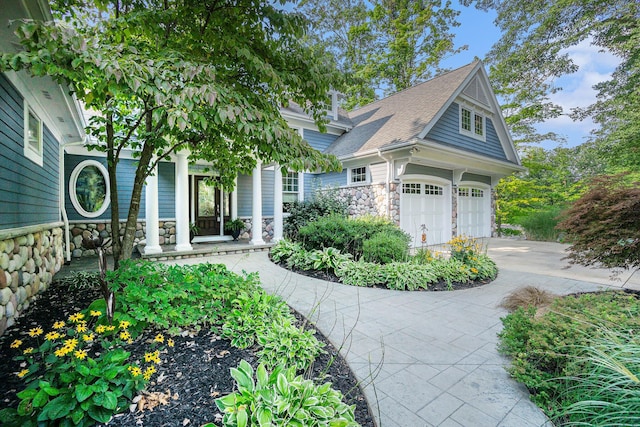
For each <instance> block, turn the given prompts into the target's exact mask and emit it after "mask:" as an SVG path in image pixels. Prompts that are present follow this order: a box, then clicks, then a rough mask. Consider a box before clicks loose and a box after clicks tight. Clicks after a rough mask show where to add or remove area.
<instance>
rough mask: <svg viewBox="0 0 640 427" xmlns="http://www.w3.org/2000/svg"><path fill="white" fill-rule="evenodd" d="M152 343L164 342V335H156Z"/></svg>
mask: <svg viewBox="0 0 640 427" xmlns="http://www.w3.org/2000/svg"><path fill="white" fill-rule="evenodd" d="M153 342H164V335H162V334H158V335H156V337H155V338H154V339H153Z"/></svg>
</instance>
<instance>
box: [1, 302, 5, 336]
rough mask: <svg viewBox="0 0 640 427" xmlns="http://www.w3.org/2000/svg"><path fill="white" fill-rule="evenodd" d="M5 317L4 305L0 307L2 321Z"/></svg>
mask: <svg viewBox="0 0 640 427" xmlns="http://www.w3.org/2000/svg"><path fill="white" fill-rule="evenodd" d="M3 317H4V305H0V319H2V318H3ZM0 335H2V332H0Z"/></svg>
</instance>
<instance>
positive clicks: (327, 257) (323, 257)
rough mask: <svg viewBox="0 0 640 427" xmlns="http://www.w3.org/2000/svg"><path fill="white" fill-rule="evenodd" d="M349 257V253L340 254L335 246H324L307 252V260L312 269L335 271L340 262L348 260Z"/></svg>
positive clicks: (350, 256)
mask: <svg viewBox="0 0 640 427" xmlns="http://www.w3.org/2000/svg"><path fill="white" fill-rule="evenodd" d="M351 258H353V256H352V255H351V254H342V253H340V251H339V250H337V249H335V248H324V249H322V250H315V251H311V252H310V253H309V261H310V262H311V263H312V267H313V269H314V270H325V271H331V272H335V271H336V270H337V269H338V268H339V267H340V265H341V264H343V263H345V262H347V261H350V260H351Z"/></svg>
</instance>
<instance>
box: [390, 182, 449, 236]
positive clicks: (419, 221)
mask: <svg viewBox="0 0 640 427" xmlns="http://www.w3.org/2000/svg"><path fill="white" fill-rule="evenodd" d="M450 202H451V186H450V185H448V184H445V183H442V182H417V181H403V182H402V194H401V196H400V227H401V228H402V229H403V230H404V231H406V232H407V233H409V235H410V236H411V238H412V239H413V240H412V244H413V246H414V247H419V246H421V245H422V244H423V243H422V225H424V226H426V244H427V245H435V244H440V243H445V242H448V241H449V240H451V204H450Z"/></svg>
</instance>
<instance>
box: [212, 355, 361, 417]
mask: <svg viewBox="0 0 640 427" xmlns="http://www.w3.org/2000/svg"><path fill="white" fill-rule="evenodd" d="M231 376H232V377H233V379H234V380H235V381H236V385H237V387H238V391H237V392H235V393H231V394H229V395H226V396H224V397H221V398H219V399H216V405H217V406H218V408H219V409H220V410H221V411H222V412H223V413H224V417H223V420H222V422H223V424H224V425H225V426H237V427H247V426H275V427H357V426H358V425H359V424H358V423H356V422H355V418H354V409H355V407H354V406H349V405H347V404H345V403H344V402H342V397H343V396H342V393H340V392H339V391H337V390H334V389H332V388H331V383H324V384H322V385H316V384H315V383H314V382H313V381H312V380H309V379H304V378H303V377H302V376H301V375H300V376H296V374H295V369H293V368H290V369H284V368H283V367H282V366H278V367H276V368H274V370H273V371H272V372H271V373H269V372H268V371H267V369H266V367H265V366H264V365H263V364H260V365H259V366H258V368H257V369H256V372H255V378H254V371H253V368H252V367H251V365H249V363H247V362H246V361H244V360H243V361H241V362H240V364H239V365H238V367H237V368H233V369H231ZM204 427H214V425H213V424H207V425H205V426H204Z"/></svg>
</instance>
